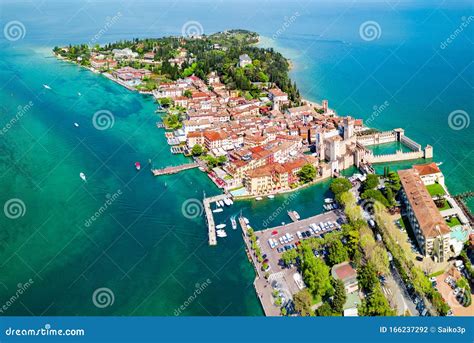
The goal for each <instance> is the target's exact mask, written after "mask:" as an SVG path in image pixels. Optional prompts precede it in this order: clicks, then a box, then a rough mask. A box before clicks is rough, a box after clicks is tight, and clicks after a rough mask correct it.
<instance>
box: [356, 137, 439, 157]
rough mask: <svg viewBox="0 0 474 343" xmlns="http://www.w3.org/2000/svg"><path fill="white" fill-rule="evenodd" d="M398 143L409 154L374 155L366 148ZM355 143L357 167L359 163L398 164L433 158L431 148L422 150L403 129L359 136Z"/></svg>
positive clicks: (398, 152)
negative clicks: (406, 148) (357, 150)
mask: <svg viewBox="0 0 474 343" xmlns="http://www.w3.org/2000/svg"><path fill="white" fill-rule="evenodd" d="M397 141H398V142H400V143H402V144H403V145H405V146H407V147H408V148H410V150H412V151H409V152H403V151H402V150H397V151H396V152H395V153H393V154H383V155H374V154H373V152H372V151H371V150H369V149H367V148H366V146H370V145H378V144H384V143H391V142H397ZM357 143H358V147H359V151H360V153H358V154H357V155H356V157H355V158H356V165H359V164H360V162H368V163H371V164H372V163H387V162H398V161H405V160H416V159H419V158H425V159H428V158H432V157H433V147H432V146H431V145H427V146H426V147H425V148H424V149H422V147H421V145H420V144H418V143H417V142H415V141H414V140H412V139H411V138H408V137H407V136H405V131H404V130H403V129H394V130H392V131H384V132H377V133H373V134H370V135H365V136H359V137H357Z"/></svg>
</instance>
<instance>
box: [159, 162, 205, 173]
mask: <svg viewBox="0 0 474 343" xmlns="http://www.w3.org/2000/svg"><path fill="white" fill-rule="evenodd" d="M198 167H199V164H198V163H196V162H194V163H188V164H182V165H180V166H175V167H166V168H163V169H152V170H151V172H152V173H153V175H155V176H160V175H170V174H176V173H179V172H180V171H183V170H188V169H193V168H198Z"/></svg>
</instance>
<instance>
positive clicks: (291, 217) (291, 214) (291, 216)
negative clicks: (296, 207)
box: [288, 211, 300, 222]
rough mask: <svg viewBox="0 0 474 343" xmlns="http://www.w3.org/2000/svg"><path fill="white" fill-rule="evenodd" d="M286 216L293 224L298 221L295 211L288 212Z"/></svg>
mask: <svg viewBox="0 0 474 343" xmlns="http://www.w3.org/2000/svg"><path fill="white" fill-rule="evenodd" d="M288 216H289V217H290V219H291V220H292V221H294V222H297V221H298V220H300V215H299V214H298V212H296V211H288Z"/></svg>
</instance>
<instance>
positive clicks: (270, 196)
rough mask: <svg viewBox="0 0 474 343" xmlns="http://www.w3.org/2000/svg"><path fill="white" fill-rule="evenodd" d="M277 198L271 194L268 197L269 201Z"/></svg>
mask: <svg viewBox="0 0 474 343" xmlns="http://www.w3.org/2000/svg"><path fill="white" fill-rule="evenodd" d="M274 197H275V196H274V195H273V194H270V195H269V196H267V198H268V199H273V198H274Z"/></svg>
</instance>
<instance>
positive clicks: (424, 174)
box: [413, 162, 444, 186]
mask: <svg viewBox="0 0 474 343" xmlns="http://www.w3.org/2000/svg"><path fill="white" fill-rule="evenodd" d="M413 169H415V170H416V171H417V172H418V174H419V176H420V178H421V181H423V183H424V184H425V185H427V186H428V185H432V184H434V183H439V184H441V185H443V186H444V175H443V173H441V170H440V169H439V168H438V166H437V165H436V163H434V162H433V163H427V164H418V165H414V166H413Z"/></svg>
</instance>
